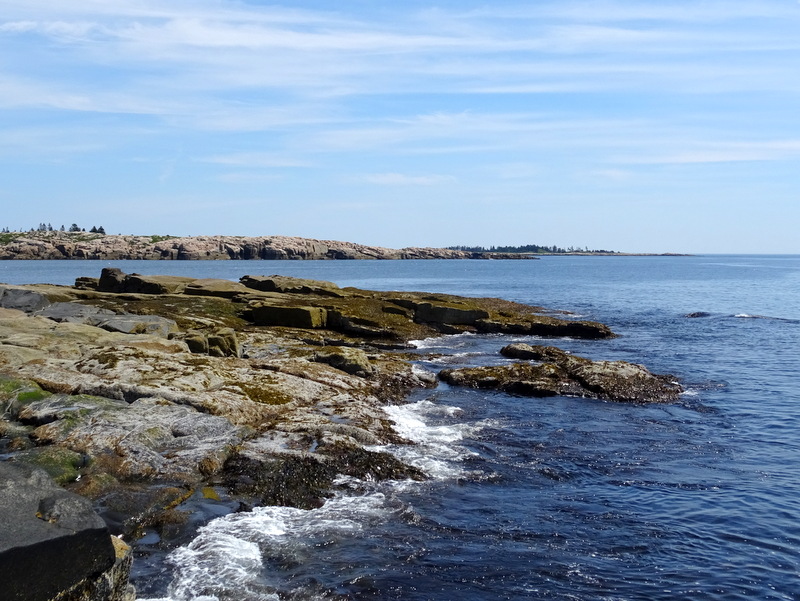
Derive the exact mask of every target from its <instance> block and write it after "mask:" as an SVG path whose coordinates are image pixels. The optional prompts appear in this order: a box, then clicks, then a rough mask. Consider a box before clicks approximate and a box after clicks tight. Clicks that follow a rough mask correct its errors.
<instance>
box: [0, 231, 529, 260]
mask: <svg viewBox="0 0 800 601" xmlns="http://www.w3.org/2000/svg"><path fill="white" fill-rule="evenodd" d="M532 258H533V257H531V256H530V255H525V254H520V253H504V252H483V251H467V250H455V249H447V248H416V247H414V248H401V249H393V248H383V247H380V246H366V245H363V244H356V243H353V242H338V241H334V240H314V239H311V238H298V237H291V236H255V237H253V236H191V237H174V236H132V235H109V234H105V233H100V232H82V231H78V232H75V231H46V230H45V231H41V230H38V231H37V230H33V231H30V232H4V233H2V234H0V260H3V259H27V260H30V259H50V260H52V259H95V260H104V261H111V260H126V259H135V260H178V261H185V260H189V261H216V260H231V259H233V260H249V259H265V260H269V259H273V260H274V259H284V260H285V259H296V260H304V259H305V260H331V259H334V260H347V259H532Z"/></svg>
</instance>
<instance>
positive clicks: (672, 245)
mask: <svg viewBox="0 0 800 601" xmlns="http://www.w3.org/2000/svg"><path fill="white" fill-rule="evenodd" d="M0 6H2V10H0V228H4V227H8V228H9V229H11V230H27V229H30V228H31V227H36V226H38V224H40V223H50V224H52V225H53V226H54V227H56V228H58V227H60V225H66V226H67V228H69V226H70V225H71V224H72V223H76V224H78V225H79V226H82V227H85V228H86V229H87V230H88V229H89V228H90V227H91V226H103V227H104V229H105V230H106V232H108V233H122V234H146V235H150V234H159V235H176V236H185V235H186V236H188V235H207V234H226V235H246V236H262V235H286V236H303V237H309V238H318V239H327V240H346V241H352V242H359V243H363V244H371V245H378V246H388V247H394V248H401V247H406V246H451V245H481V246H492V245H496V246H501V245H524V244H543V245H553V244H555V245H558V246H562V247H569V246H574V247H579V248H584V247H588V248H591V249H606V250H616V251H623V252H654V253H661V252H687V253H729V252H734V253H800V235H798V232H797V229H798V226H800V2H798V1H797V0H753V1H750V0H724V1H704V0H691V1H660V0H647V1H640V0H607V1H574V0H557V1H553V2H550V1H531V0H528V1H526V2H522V1H517V0H508V1H504V0H496V1H492V2H476V1H473V0H459V1H458V2H456V1H453V0H442V1H440V2H435V1H423V0H405V1H404V2H388V1H379V0H339V1H338V2H330V1H327V2H322V1H312V0H294V1H292V2H288V1H285V0H284V1H282V0H276V1H275V2H261V1H256V0H251V1H241V0H190V1H189V0H170V1H169V2H163V0H82V1H81V2H65V1H64V0H1V1H0Z"/></svg>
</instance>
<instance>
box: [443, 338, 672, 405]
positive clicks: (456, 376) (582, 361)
mask: <svg viewBox="0 0 800 601" xmlns="http://www.w3.org/2000/svg"><path fill="white" fill-rule="evenodd" d="M500 352H501V354H503V355H504V356H506V357H512V358H517V359H526V360H532V361H537V362H538V363H513V364H511V365H499V366H487V367H473V368H463V369H445V370H442V371H441V372H440V373H439V377H440V378H441V379H442V380H443V381H444V382H447V383H448V384H451V385H454V386H469V387H472V388H488V389H497V390H503V391H505V392H510V393H514V394H520V395H523V396H533V397H546V396H556V395H561V396H581V397H589V398H597V399H603V400H609V401H620V402H633V403H651V402H670V401H674V400H675V399H677V398H678V395H679V394H680V393H681V392H682V388H681V386H680V385H679V384H678V383H677V382H676V381H675V378H674V377H673V376H668V375H655V374H652V373H650V372H649V371H648V370H647V369H646V368H645V367H643V366H641V365H635V364H633V363H628V362H626V361H591V360H589V359H586V358H583V357H576V356H574V355H571V354H569V353H567V352H565V351H563V350H561V349H558V348H556V347H552V346H532V345H528V344H521V343H517V344H511V345H508V346H506V347H504V348H503V349H502V350H501V351H500Z"/></svg>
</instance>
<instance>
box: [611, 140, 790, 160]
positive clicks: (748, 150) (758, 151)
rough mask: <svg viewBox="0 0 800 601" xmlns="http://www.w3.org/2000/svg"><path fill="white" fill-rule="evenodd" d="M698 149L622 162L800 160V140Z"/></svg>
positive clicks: (744, 143) (701, 147) (702, 146)
mask: <svg viewBox="0 0 800 601" xmlns="http://www.w3.org/2000/svg"><path fill="white" fill-rule="evenodd" d="M694 146H695V147H696V148H695V149H693V150H679V151H675V152H673V153H668V154H662V155H653V156H649V157H648V156H639V157H627V158H624V159H622V160H621V162H626V163H632V164H637V163H638V164H670V163H674V164H692V163H731V162H746V161H785V160H791V159H798V158H800V140H773V141H765V142H729V143H719V142H717V143H706V144H697V143H695V144H694Z"/></svg>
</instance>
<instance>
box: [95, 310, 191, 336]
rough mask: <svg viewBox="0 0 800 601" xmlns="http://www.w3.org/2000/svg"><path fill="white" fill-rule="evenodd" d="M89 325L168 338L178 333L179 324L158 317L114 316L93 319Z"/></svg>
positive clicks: (113, 330)
mask: <svg viewBox="0 0 800 601" xmlns="http://www.w3.org/2000/svg"><path fill="white" fill-rule="evenodd" d="M89 325H94V326H97V327H99V328H103V329H104V330H108V331H109V332H122V333H123V334H151V335H153V336H160V337H161V338H167V337H169V335H170V334H171V333H173V332H177V331H178V324H176V323H175V322H174V321H173V320H171V319H167V318H166V317H160V316H158V315H112V316H109V317H102V318H96V319H92V320H91V321H90V323H89Z"/></svg>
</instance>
